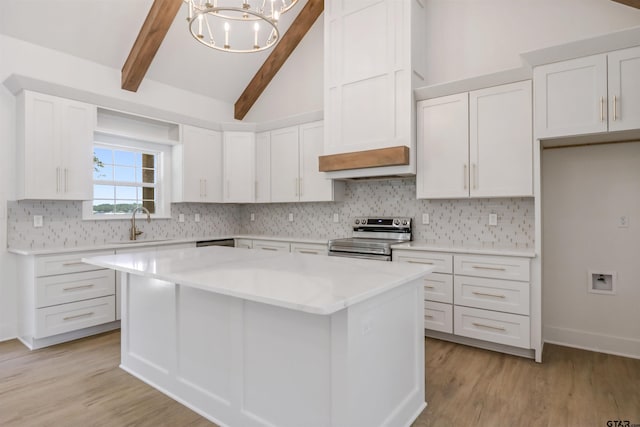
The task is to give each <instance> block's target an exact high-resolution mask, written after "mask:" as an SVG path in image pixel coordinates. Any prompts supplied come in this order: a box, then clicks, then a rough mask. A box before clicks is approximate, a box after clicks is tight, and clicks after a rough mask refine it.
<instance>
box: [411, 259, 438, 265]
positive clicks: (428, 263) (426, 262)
mask: <svg viewBox="0 0 640 427" xmlns="http://www.w3.org/2000/svg"><path fill="white" fill-rule="evenodd" d="M407 262H408V263H409V264H427V265H433V262H431V261H413V260H408V261H407Z"/></svg>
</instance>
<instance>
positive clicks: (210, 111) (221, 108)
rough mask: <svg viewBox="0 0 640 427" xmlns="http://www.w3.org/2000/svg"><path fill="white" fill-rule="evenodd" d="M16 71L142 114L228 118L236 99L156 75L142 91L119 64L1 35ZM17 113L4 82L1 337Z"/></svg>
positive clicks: (3, 58)
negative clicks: (123, 85) (127, 83)
mask: <svg viewBox="0 0 640 427" xmlns="http://www.w3.org/2000/svg"><path fill="white" fill-rule="evenodd" d="M13 73H15V74H20V75H23V76H27V77H30V78H32V79H36V80H40V81H45V82H49V83H51V84H52V85H51V87H52V88H55V90H62V91H65V92H68V93H70V94H73V95H74V96H77V97H78V98H79V99H82V100H85V101H87V100H90V99H97V100H100V101H101V102H100V104H101V105H105V106H109V107H115V106H120V107H126V108H127V109H128V110H129V111H133V112H138V113H140V114H145V112H158V113H161V114H165V115H166V116H168V117H177V118H179V117H192V118H195V119H196V120H200V121H202V122H229V121H231V120H232V117H233V106H232V105H231V104H227V103H223V102H220V101H217V100H213V99H210V98H206V97H203V96H200V95H196V94H193V93H191V92H186V91H183V90H179V89H175V88H172V87H170V86H166V85H163V84H160V83H157V82H153V81H146V82H145V85H143V86H144V87H143V88H142V89H141V90H140V91H139V92H138V93H133V92H127V91H123V90H121V89H120V70H116V69H111V68H108V67H105V66H103V65H99V64H96V63H93V62H90V61H86V60H82V59H79V58H76V57H73V56H70V55H67V54H63V53H61V52H57V51H54V50H50V49H44V48H41V47H39V46H36V45H33V44H30V43H26V42H22V41H19V40H16V39H13V38H10V37H6V36H1V35H0V82H3V81H5V79H6V78H7V77H9V76H10V75H11V74H13ZM74 96H71V97H74ZM15 114H16V112H15V99H14V97H13V95H12V94H11V93H10V92H9V91H8V90H7V88H6V87H4V86H0V341H1V340H4V339H8V338H12V337H15V335H16V331H17V327H16V322H17V316H16V283H15V272H14V262H15V261H14V258H13V256H12V255H10V254H8V253H7V252H6V250H5V249H4V248H6V241H7V237H6V232H7V218H6V206H7V200H12V199H13V197H14V192H15V188H14V186H15V169H14V164H15V158H16V156H15V144H16V141H15Z"/></svg>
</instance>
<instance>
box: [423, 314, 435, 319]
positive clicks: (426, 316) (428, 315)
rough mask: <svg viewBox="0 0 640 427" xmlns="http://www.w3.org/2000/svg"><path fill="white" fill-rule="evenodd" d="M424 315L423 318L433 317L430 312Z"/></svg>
mask: <svg viewBox="0 0 640 427" xmlns="http://www.w3.org/2000/svg"><path fill="white" fill-rule="evenodd" d="M424 317H425V319H433V316H432V315H430V314H425V315H424Z"/></svg>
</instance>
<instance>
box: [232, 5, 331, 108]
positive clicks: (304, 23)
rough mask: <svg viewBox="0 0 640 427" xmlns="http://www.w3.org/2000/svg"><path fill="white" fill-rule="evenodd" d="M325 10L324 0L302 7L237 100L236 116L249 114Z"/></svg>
mask: <svg viewBox="0 0 640 427" xmlns="http://www.w3.org/2000/svg"><path fill="white" fill-rule="evenodd" d="M323 11H324V0H309V1H308V2H307V4H306V5H305V6H304V7H303V8H302V10H301V11H300V13H299V14H298V16H297V17H296V19H295V20H294V21H293V23H292V24H291V26H290V27H289V29H288V30H287V32H286V33H285V34H284V36H282V39H281V40H280V41H279V42H278V44H277V45H276V47H275V48H274V49H273V51H272V52H271V54H270V55H269V57H268V58H267V59H266V61H264V64H262V67H260V69H259V70H258V72H257V73H256V75H255V76H253V79H251V81H250V82H249V84H248V85H247V87H246V88H245V90H244V92H242V95H240V98H238V100H237V101H236V103H235V108H234V110H235V112H234V117H235V118H236V119H237V120H242V119H243V118H244V116H246V115H247V113H248V112H249V110H250V109H251V107H252V106H253V104H254V103H255V102H256V101H257V100H258V98H259V97H260V95H261V94H262V92H263V91H264V90H265V88H266V87H267V86H268V85H269V82H271V79H273V78H274V77H275V75H276V73H277V72H278V70H279V69H280V67H282V65H283V64H284V63H285V62H286V61H287V58H289V55H291V52H293V50H294V49H295V48H296V46H298V43H300V41H301V40H302V38H303V37H304V35H305V34H307V31H309V28H311V26H312V25H313V23H314V22H316V19H318V16H320V14H321V13H322V12H323Z"/></svg>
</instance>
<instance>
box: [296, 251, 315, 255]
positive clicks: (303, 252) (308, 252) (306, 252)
mask: <svg viewBox="0 0 640 427" xmlns="http://www.w3.org/2000/svg"><path fill="white" fill-rule="evenodd" d="M298 252H300V253H301V254H309V255H318V252H315V251H298Z"/></svg>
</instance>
